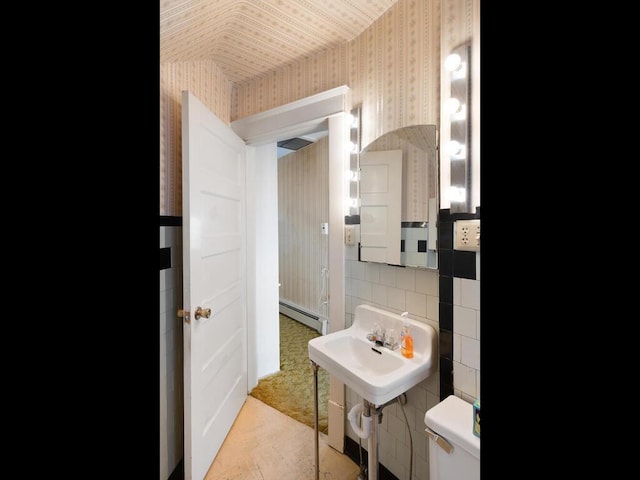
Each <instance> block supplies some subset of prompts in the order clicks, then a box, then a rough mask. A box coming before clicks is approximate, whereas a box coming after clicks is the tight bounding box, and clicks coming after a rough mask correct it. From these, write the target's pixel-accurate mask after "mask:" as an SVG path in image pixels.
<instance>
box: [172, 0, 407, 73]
mask: <svg viewBox="0 0 640 480" xmlns="http://www.w3.org/2000/svg"><path fill="white" fill-rule="evenodd" d="M396 2H397V0H160V62H161V63H164V62H187V61H198V60H200V61H201V60H212V61H213V62H214V63H215V64H216V65H217V66H218V67H219V68H220V69H221V70H222V72H223V73H224V75H225V76H226V77H227V78H228V79H229V80H230V81H231V82H233V83H242V82H246V81H249V80H251V79H253V78H255V77H256V76H259V75H263V74H265V73H267V72H270V71H272V70H274V69H276V68H278V67H282V66H284V65H287V64H290V63H294V62H299V61H302V60H305V59H308V58H311V57H313V56H315V55H317V54H319V53H321V52H323V51H325V50H330V49H332V48H335V47H336V46H339V45H342V44H344V43H347V42H349V41H351V40H353V39H354V38H356V37H357V36H358V35H360V34H361V33H362V32H363V31H364V30H366V29H367V28H368V27H369V26H370V25H371V24H373V23H374V22H375V21H376V20H377V19H378V18H379V17H380V16H382V14H384V13H385V12H386V11H387V10H388V9H389V8H390V7H391V6H392V5H393V4H395V3H396Z"/></svg>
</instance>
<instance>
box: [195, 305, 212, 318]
mask: <svg viewBox="0 0 640 480" xmlns="http://www.w3.org/2000/svg"><path fill="white" fill-rule="evenodd" d="M210 316H211V309H210V308H200V307H198V308H196V315H195V317H196V320H200V317H204V318H209V317H210Z"/></svg>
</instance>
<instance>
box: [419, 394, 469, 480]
mask: <svg viewBox="0 0 640 480" xmlns="http://www.w3.org/2000/svg"><path fill="white" fill-rule="evenodd" d="M424 423H425V424H426V425H427V428H426V429H425V431H426V432H427V435H428V436H429V480H480V438H478V437H476V436H475V435H474V434H473V405H471V404H470V403H468V402H465V401H464V400H462V399H461V398H459V397H456V396H455V395H449V396H448V397H447V398H445V399H444V400H443V401H441V402H440V403H439V404H437V405H436V406H435V407H433V408H430V409H429V410H427V413H426V414H425V415H424Z"/></svg>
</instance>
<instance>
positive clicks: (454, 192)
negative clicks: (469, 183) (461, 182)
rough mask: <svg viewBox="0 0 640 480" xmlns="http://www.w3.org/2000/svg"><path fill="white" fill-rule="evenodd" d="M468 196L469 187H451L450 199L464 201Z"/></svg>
mask: <svg viewBox="0 0 640 480" xmlns="http://www.w3.org/2000/svg"><path fill="white" fill-rule="evenodd" d="M466 198H467V189H466V188H464V187H455V186H453V185H451V186H450V187H449V200H450V201H452V202H464V201H465V200H466Z"/></svg>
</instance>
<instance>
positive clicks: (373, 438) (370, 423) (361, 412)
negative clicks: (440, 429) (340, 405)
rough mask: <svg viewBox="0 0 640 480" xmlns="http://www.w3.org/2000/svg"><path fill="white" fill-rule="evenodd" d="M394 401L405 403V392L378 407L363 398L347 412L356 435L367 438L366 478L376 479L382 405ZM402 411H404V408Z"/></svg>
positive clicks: (384, 405)
mask: <svg viewBox="0 0 640 480" xmlns="http://www.w3.org/2000/svg"><path fill="white" fill-rule="evenodd" d="M395 402H398V403H399V404H400V407H402V405H404V404H406V403H407V394H406V393H402V394H400V395H398V396H397V397H396V398H394V399H392V400H389V401H388V402H387V403H385V404H383V405H382V406H380V407H376V406H375V405H373V404H372V403H370V402H369V401H368V400H366V399H363V400H362V403H357V404H355V405H354V406H353V407H352V408H351V410H349V413H348V414H347V418H348V420H349V423H350V424H351V428H353V431H354V432H355V433H356V435H358V437H360V438H362V439H367V452H368V461H367V465H368V467H367V478H368V479H369V480H378V424H379V423H380V415H382V409H383V408H384V407H386V406H387V405H391V404H392V403H395ZM402 413H404V408H403V410H402ZM358 416H360V419H361V424H362V427H359V426H358V421H357V420H358ZM405 420H406V415H405ZM407 425H408V423H407Z"/></svg>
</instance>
